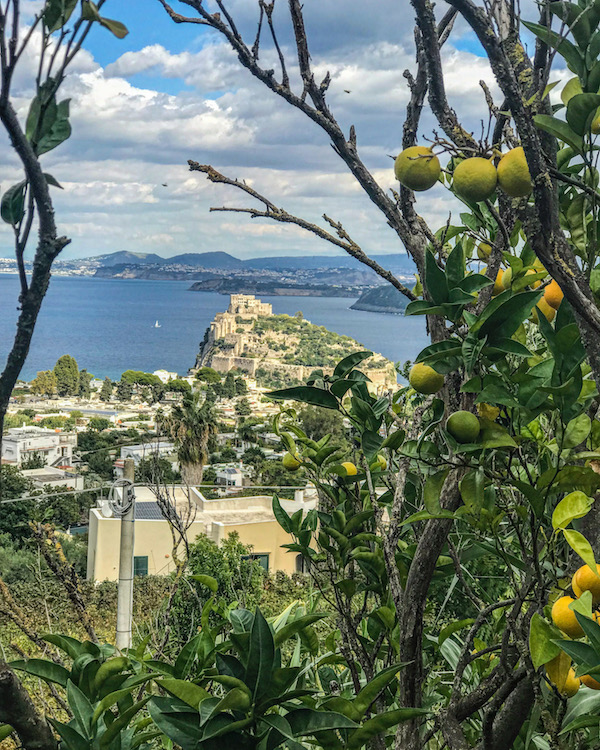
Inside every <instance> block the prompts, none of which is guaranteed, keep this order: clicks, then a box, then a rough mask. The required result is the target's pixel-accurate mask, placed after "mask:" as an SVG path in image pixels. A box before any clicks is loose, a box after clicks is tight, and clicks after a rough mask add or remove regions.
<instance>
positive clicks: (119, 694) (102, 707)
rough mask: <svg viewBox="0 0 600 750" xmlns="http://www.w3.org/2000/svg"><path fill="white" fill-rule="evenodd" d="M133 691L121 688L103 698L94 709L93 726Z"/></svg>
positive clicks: (130, 688) (128, 688)
mask: <svg viewBox="0 0 600 750" xmlns="http://www.w3.org/2000/svg"><path fill="white" fill-rule="evenodd" d="M186 684H187V683H186ZM132 691H133V687H131V686H129V687H126V688H121V690H115V691H114V692H113V693H109V694H108V695H106V696H104V698H102V700H101V701H100V703H98V704H97V705H96V708H95V709H94V713H93V715H92V726H93V725H94V724H96V723H97V721H98V719H99V718H100V717H101V716H102V714H103V713H104V712H105V711H106V710H107V709H108V708H110V707H111V706H114V705H115V703H118V702H119V701H120V700H121V699H122V698H126V697H127V696H128V695H131V693H132Z"/></svg>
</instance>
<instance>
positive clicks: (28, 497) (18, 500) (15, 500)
mask: <svg viewBox="0 0 600 750" xmlns="http://www.w3.org/2000/svg"><path fill="white" fill-rule="evenodd" d="M113 484H114V482H107V483H106V484H99V485H95V486H94V487H86V488H85V489H83V490H66V491H65V492H63V491H62V490H60V489H59V490H57V491H56V492H48V493H45V494H41V495H26V496H25V497H15V498H11V499H10V500H0V505H8V504H9V503H23V502H25V501H26V500H35V501H37V502H39V501H40V500H45V499H46V498H48V497H57V495H81V494H83V493H85V492H94V491H95V490H102V489H108V488H110V487H112V486H113ZM156 486H157V485H155V484H148V483H147V482H140V483H137V484H134V487H149V488H152V487H156ZM161 486H164V485H161ZM166 486H167V487H169V488H172V489H194V488H197V489H220V490H222V489H223V488H224V485H222V484H199V485H187V484H168V485H166ZM239 489H240V490H304V489H306V486H304V485H283V484H278V485H274V484H273V485H266V484H265V485H251V486H249V487H240V488H239ZM236 496H237V495H232V497H236ZM224 499H226V498H224ZM141 502H144V501H143V500H142V501H141Z"/></svg>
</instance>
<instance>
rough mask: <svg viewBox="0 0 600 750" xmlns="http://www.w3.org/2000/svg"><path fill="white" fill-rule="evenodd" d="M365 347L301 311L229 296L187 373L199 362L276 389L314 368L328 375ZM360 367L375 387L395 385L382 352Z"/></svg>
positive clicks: (393, 372) (298, 381)
mask: <svg viewBox="0 0 600 750" xmlns="http://www.w3.org/2000/svg"><path fill="white" fill-rule="evenodd" d="M364 349H365V347H364V346H362V345H361V344H360V343H358V341H355V340H354V339H352V338H350V337H349V336H342V335H340V334H338V333H333V332H332V331H328V330H327V329H326V328H325V327H323V326H317V325H314V324H313V323H311V322H310V321H308V320H305V319H304V317H303V316H302V313H297V314H296V315H294V316H293V317H292V316H290V315H273V312H272V308H271V305H270V304H267V303H264V302H261V301H260V300H258V299H256V298H255V297H253V296H251V295H244V294H233V295H231V300H230V303H229V307H228V309H227V311H226V312H224V313H217V315H216V316H215V319H214V320H213V322H212V323H211V325H210V328H208V329H207V331H206V334H205V337H204V340H203V342H202V344H201V346H200V351H199V353H198V357H197V359H196V364H195V367H194V368H193V369H192V371H191V372H192V373H193V372H195V370H197V369H199V368H200V367H204V366H209V367H213V368H214V369H215V370H217V371H218V372H222V373H225V372H228V371H229V370H232V369H234V368H237V369H240V370H242V371H244V372H246V373H248V375H250V376H251V377H255V378H256V379H257V381H258V382H259V384H261V385H264V386H267V387H271V388H278V387H282V386H286V385H296V384H298V383H302V382H304V381H305V380H306V378H307V377H308V376H309V375H310V373H311V372H312V371H313V370H315V369H323V370H324V372H326V373H329V374H330V373H331V372H332V371H333V368H334V367H335V365H336V364H337V362H339V361H340V360H341V359H343V358H344V357H346V356H347V355H348V354H350V353H352V352H354V351H361V350H364ZM363 367H364V368H365V369H366V372H367V374H368V375H369V378H370V379H371V381H372V382H373V384H374V386H373V387H374V388H375V389H388V388H390V387H393V386H394V385H395V384H396V373H395V370H394V366H393V364H392V363H391V362H390V361H389V360H387V359H385V357H383V356H382V355H381V354H375V355H374V356H373V357H372V358H370V359H368V360H366V361H365V362H364V364H363Z"/></svg>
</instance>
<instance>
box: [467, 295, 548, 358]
mask: <svg viewBox="0 0 600 750" xmlns="http://www.w3.org/2000/svg"><path fill="white" fill-rule="evenodd" d="M505 294H506V295H507V296H506V297H505V296H504V295H505ZM541 296H542V291H541V290H534V291H531V292H520V293H519V294H515V295H511V293H510V291H509V292H508V294H507V292H503V293H502V294H499V295H498V297H496V299H495V300H492V301H491V302H490V304H489V305H488V306H487V307H486V309H485V310H484V311H483V313H482V314H481V317H480V318H479V321H478V322H477V323H476V324H475V325H474V326H473V327H472V328H471V332H476V333H477V334H478V335H479V337H480V338H483V337H484V336H487V337H488V343H489V344H490V345H493V343H494V341H498V340H499V339H507V338H510V337H511V336H512V335H513V334H514V333H515V331H516V330H517V328H518V327H519V326H520V325H521V323H523V321H525V320H527V318H528V317H529V316H530V315H531V310H532V308H533V306H534V305H535V303H536V302H537V301H538V300H539V299H540V297H541ZM493 305H495V307H494V308H493V311H492V313H491V314H489V315H488V314H487V312H488V310H489V309H490V308H492V306H493Z"/></svg>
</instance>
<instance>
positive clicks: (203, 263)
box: [86, 251, 415, 274]
mask: <svg viewBox="0 0 600 750" xmlns="http://www.w3.org/2000/svg"><path fill="white" fill-rule="evenodd" d="M372 257H373V260H375V261H377V263H379V264H380V265H381V266H383V267H384V268H386V269H388V270H391V271H393V272H394V273H404V274H412V273H414V271H415V267H414V263H413V262H412V260H411V259H410V258H409V257H408V256H407V255H405V254H404V253H393V254H390V255H373V256H372ZM86 260H95V261H100V263H101V264H102V266H103V267H106V266H116V265H133V264H137V265H148V264H154V265H163V264H169V265H173V264H180V265H185V266H197V267H201V268H215V269H217V268H218V269H223V270H225V271H227V270H232V271H233V270H242V269H254V270H261V271H278V270H279V271H293V270H315V269H329V268H357V267H360V263H359V262H358V261H357V260H356V259H355V258H352V257H351V256H349V255H333V256H332V255H291V256H274V257H270V258H250V259H249V260H240V259H239V258H236V257H234V256H233V255H230V254H229V253H224V252H209V253H182V254H180V255H174V256H173V257H171V258H162V257H161V256H160V255H156V254H155V253H148V254H144V253H130V252H126V251H121V252H116V253H111V254H110V255H100V256H97V257H95V258H87V259H86ZM363 268H364V266H363Z"/></svg>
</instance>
